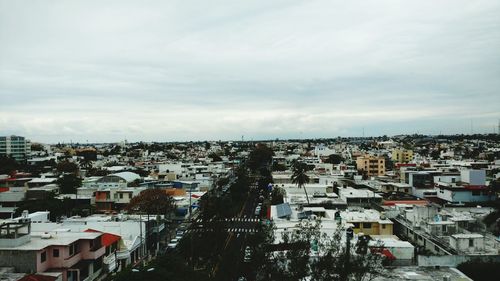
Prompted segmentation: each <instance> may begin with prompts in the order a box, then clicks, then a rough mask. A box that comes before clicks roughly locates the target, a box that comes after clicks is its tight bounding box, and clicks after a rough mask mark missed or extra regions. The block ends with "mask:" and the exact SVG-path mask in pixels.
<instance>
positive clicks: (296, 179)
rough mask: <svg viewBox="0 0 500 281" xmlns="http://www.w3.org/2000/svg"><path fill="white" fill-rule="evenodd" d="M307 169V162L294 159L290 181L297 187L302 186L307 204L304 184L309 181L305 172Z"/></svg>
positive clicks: (307, 197)
mask: <svg viewBox="0 0 500 281" xmlns="http://www.w3.org/2000/svg"><path fill="white" fill-rule="evenodd" d="M307 171H308V168H307V164H306V163H304V162H300V161H296V162H295V163H294V165H293V173H292V183H294V184H296V185H297V186H298V187H299V188H304V193H305V194H306V199H307V204H309V196H308V195H307V190H306V186H305V184H306V183H308V182H309V176H308V175H307V174H306V173H307Z"/></svg>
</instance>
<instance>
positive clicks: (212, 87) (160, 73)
mask: <svg viewBox="0 0 500 281" xmlns="http://www.w3.org/2000/svg"><path fill="white" fill-rule="evenodd" d="M499 15H500V1H470V0H462V1H461V0H450V1H436V0H432V1H431V0H429V1H381V0H376V1H332V0H326V1H313V0H304V1H293V0H283V1H269V0H264V1H234V0H228V1H215V0H210V1H187V0H181V1H172V0H169V1H144V0H141V1H124V0H119V1H101V0H99V1H88V0H86V1H54V0H52V1H20V0H11V1H5V0H0V135H3V134H18V135H24V136H27V137H28V138H30V139H32V140H33V141H41V142H59V141H61V142H62V141H70V140H72V141H83V142H84V141H87V140H88V141H89V142H101V141H106V142H108V141H119V140H123V139H127V140H129V141H138V140H143V141H171V140H205V139H208V140H219V139H221V140H227V139H241V137H242V135H244V136H245V139H248V140H250V139H262V138H269V139H274V138H306V137H336V136H339V135H340V136H361V135H362V133H363V128H364V132H365V135H367V136H368V135H384V134H387V135H395V134H400V133H416V132H418V133H424V134H438V133H440V132H441V133H447V134H448V133H449V134H451V133H470V132H471V131H473V132H474V133H486V132H489V133H491V132H493V131H494V129H495V128H496V126H497V125H498V120H499V118H500V16H499Z"/></svg>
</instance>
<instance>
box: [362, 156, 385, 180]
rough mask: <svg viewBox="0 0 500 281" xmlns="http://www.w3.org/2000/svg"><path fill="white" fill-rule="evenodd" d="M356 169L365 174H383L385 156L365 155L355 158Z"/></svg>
mask: <svg viewBox="0 0 500 281" xmlns="http://www.w3.org/2000/svg"><path fill="white" fill-rule="evenodd" d="M356 166H357V169H358V170H360V171H362V172H363V173H364V174H366V175H367V176H369V177H370V176H383V175H384V174H385V158H384V157H381V156H373V155H365V156H360V157H358V158H356Z"/></svg>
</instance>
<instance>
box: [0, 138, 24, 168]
mask: <svg viewBox="0 0 500 281" xmlns="http://www.w3.org/2000/svg"><path fill="white" fill-rule="evenodd" d="M30 151H31V144H30V141H29V140H27V139H26V138H25V137H20V136H0V156H11V157H12V158H14V159H16V161H18V162H19V161H24V160H26V159H27V156H28V154H29V153H30Z"/></svg>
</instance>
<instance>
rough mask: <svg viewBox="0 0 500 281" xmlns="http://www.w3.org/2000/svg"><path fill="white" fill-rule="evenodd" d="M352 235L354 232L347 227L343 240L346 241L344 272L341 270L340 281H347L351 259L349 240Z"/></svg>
mask: <svg viewBox="0 0 500 281" xmlns="http://www.w3.org/2000/svg"><path fill="white" fill-rule="evenodd" d="M353 235H354V231H353V230H352V228H351V227H349V228H348V229H346V231H345V239H346V245H345V262H344V270H342V273H341V276H340V277H341V278H340V280H342V281H348V278H349V274H348V272H349V270H350V269H349V267H350V265H349V259H350V257H351V239H352V237H353Z"/></svg>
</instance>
